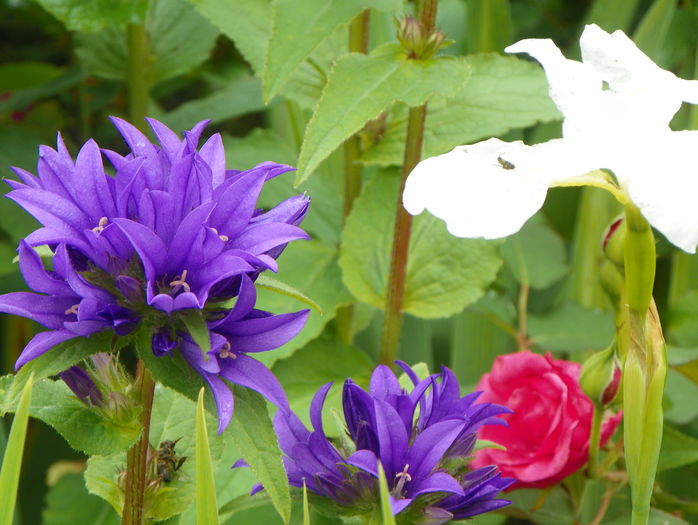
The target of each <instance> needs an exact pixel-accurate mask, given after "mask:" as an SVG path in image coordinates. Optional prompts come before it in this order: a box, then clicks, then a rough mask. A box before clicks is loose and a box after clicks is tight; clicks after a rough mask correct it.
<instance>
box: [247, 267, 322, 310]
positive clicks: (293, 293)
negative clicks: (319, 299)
mask: <svg viewBox="0 0 698 525" xmlns="http://www.w3.org/2000/svg"><path fill="white" fill-rule="evenodd" d="M256 285H257V289H262V290H269V291H270V292H274V293H278V294H281V295H285V296H286V297H291V298H293V299H295V300H296V301H300V302H302V303H305V304H306V305H308V306H310V307H311V308H313V309H314V310H315V311H316V312H317V313H319V314H320V315H323V313H322V308H320V305H319V304H317V303H316V302H315V301H313V300H312V299H310V298H309V297H308V296H306V295H305V294H303V293H302V292H300V291H299V290H296V289H295V288H294V287H293V286H289V285H288V284H286V283H283V282H281V281H279V280H278V279H274V278H273V277H270V276H268V275H266V274H261V275H260V276H259V277H258V278H257V281H256Z"/></svg>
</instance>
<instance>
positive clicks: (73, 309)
mask: <svg viewBox="0 0 698 525" xmlns="http://www.w3.org/2000/svg"><path fill="white" fill-rule="evenodd" d="M78 308H80V303H78V304H74V305H73V306H71V307H70V308H68V309H67V310H66V311H65V312H63V313H64V314H65V315H70V314H75V315H78Z"/></svg>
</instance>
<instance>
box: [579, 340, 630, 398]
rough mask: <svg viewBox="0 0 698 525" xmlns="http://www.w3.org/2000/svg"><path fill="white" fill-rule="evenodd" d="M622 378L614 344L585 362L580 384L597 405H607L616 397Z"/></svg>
mask: <svg viewBox="0 0 698 525" xmlns="http://www.w3.org/2000/svg"><path fill="white" fill-rule="evenodd" d="M620 379H621V368H620V361H619V360H618V357H617V356H616V349H615V344H614V345H611V346H609V347H608V348H607V349H605V350H601V351H600V352H596V353H595V354H594V355H592V356H591V357H590V358H589V359H587V360H586V361H585V362H584V365H583V366H582V371H581V374H580V376H579V384H580V386H581V387H582V390H584V392H585V393H586V395H588V396H589V397H590V398H591V400H592V401H593V402H594V404H595V405H597V406H600V407H605V406H606V405H608V404H609V403H611V401H613V399H614V398H615V397H616V394H617V393H618V388H619V387H620Z"/></svg>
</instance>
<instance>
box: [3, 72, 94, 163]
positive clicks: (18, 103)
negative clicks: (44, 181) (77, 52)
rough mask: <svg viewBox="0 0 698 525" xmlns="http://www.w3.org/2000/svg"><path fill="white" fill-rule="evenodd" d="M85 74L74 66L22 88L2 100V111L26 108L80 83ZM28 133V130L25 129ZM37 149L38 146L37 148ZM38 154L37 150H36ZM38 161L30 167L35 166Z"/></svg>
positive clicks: (15, 127)
mask: <svg viewBox="0 0 698 525" xmlns="http://www.w3.org/2000/svg"><path fill="white" fill-rule="evenodd" d="M84 76H85V72H84V71H82V69H81V68H79V67H72V68H70V69H66V70H64V71H62V72H61V74H60V75H59V76H56V77H54V78H51V79H47V81H46V82H43V83H41V84H38V85H36V86H33V87H28V88H26V89H21V90H19V91H15V92H14V93H12V96H11V97H10V98H8V99H6V100H0V113H7V112H9V111H12V110H14V109H19V110H21V109H25V108H26V107H27V106H28V105H30V104H31V103H32V102H35V101H37V100H39V99H44V98H48V97H51V96H53V95H55V94H56V93H60V92H62V91H65V90H66V89H68V88H70V87H72V86H74V85H76V84H77V83H79V82H80V81H81V80H82V79H83V78H84ZM13 129H14V130H15V131H18V132H20V133H22V131H20V130H21V129H22V128H18V127H17V126H16V125H15V126H13ZM25 133H26V131H25ZM35 149H36V148H35ZM34 154H35V155H36V151H34ZM35 167H36V163H34V165H33V166H28V168H35Z"/></svg>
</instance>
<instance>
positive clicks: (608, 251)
mask: <svg viewBox="0 0 698 525" xmlns="http://www.w3.org/2000/svg"><path fill="white" fill-rule="evenodd" d="M625 235H626V229H625V220H623V217H620V218H618V219H616V220H615V221H613V222H612V223H611V225H610V226H609V227H608V228H607V229H606V233H605V234H604V236H603V241H601V247H602V249H603V252H604V254H605V255H606V257H607V258H608V260H609V261H611V262H612V263H613V264H615V265H616V266H618V267H619V268H623V264H624V261H625Z"/></svg>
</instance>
